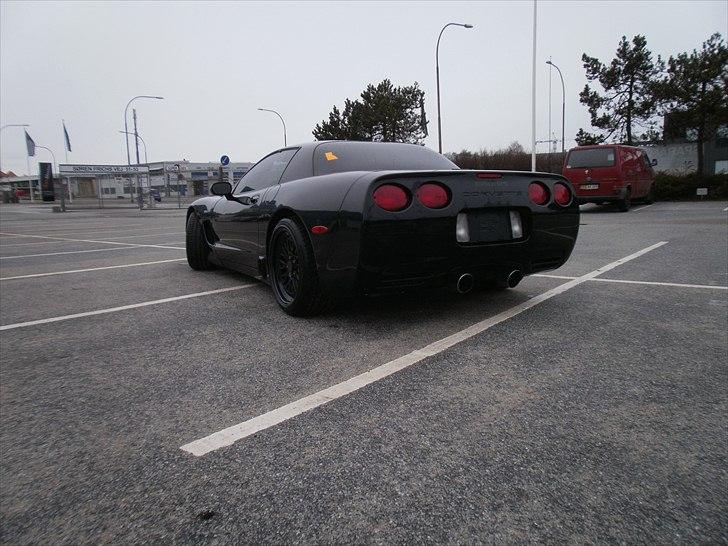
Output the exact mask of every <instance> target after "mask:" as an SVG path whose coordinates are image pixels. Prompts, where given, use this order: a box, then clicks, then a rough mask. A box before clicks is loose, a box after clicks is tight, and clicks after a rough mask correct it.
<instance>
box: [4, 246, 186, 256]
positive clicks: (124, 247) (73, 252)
mask: <svg viewBox="0 0 728 546" xmlns="http://www.w3.org/2000/svg"><path fill="white" fill-rule="evenodd" d="M174 244H180V245H181V244H182V242H179V243H174ZM149 247H152V248H167V249H172V250H184V247H181V246H157V245H129V244H124V246H120V247H114V248H93V249H90V250H68V251H66V252H47V253H45V254H23V255H22V256H0V260H17V259H19V258H38V257H40V256H61V255H63V254H85V253H87V252H113V251H114V250H129V249H131V248H149Z"/></svg>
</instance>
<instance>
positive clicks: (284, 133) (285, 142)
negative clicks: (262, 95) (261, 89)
mask: <svg viewBox="0 0 728 546" xmlns="http://www.w3.org/2000/svg"><path fill="white" fill-rule="evenodd" d="M258 110H260V111H261V112H272V113H274V114H275V115H276V116H278V117H279V118H281V123H282V124H283V146H288V139H287V137H286V122H285V121H283V116H281V115H280V114H279V113H278V112H276V111H275V110H269V109H268V108H258Z"/></svg>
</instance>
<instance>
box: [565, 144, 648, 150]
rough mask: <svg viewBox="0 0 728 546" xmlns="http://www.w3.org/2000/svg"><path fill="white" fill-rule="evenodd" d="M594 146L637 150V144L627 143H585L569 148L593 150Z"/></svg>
mask: <svg viewBox="0 0 728 546" xmlns="http://www.w3.org/2000/svg"><path fill="white" fill-rule="evenodd" d="M596 148H634V149H635V150H639V148H638V147H637V146H629V145H628V144H587V145H584V146H575V147H573V148H571V150H593V149H596ZM571 150H569V151H571Z"/></svg>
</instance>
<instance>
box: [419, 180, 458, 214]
mask: <svg viewBox="0 0 728 546" xmlns="http://www.w3.org/2000/svg"><path fill="white" fill-rule="evenodd" d="M417 199H419V201H420V203H422V204H423V205H425V206H426V207H427V208H428V209H441V208H443V207H444V206H446V205H447V204H448V203H449V202H450V195H449V194H448V191H447V189H446V188H445V186H443V185H442V184H435V183H433V182H428V183H427V184H422V185H421V186H420V187H419V188H418V189H417Z"/></svg>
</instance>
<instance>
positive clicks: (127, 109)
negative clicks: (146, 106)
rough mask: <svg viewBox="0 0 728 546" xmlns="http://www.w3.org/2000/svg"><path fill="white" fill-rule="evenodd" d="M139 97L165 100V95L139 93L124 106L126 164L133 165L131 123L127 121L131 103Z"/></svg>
mask: <svg viewBox="0 0 728 546" xmlns="http://www.w3.org/2000/svg"><path fill="white" fill-rule="evenodd" d="M137 99H156V100H163V99H164V97H157V96H154V95H137V96H136V97H134V98H132V99H131V100H130V101H129V102H127V103H126V108H124V132H125V133H126V135H124V136H125V138H126V164H127V165H131V156H130V155H129V124H128V123H127V120H126V118H127V114H128V112H129V105H130V104H131V103H132V102H134V101H135V100H137Z"/></svg>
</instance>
